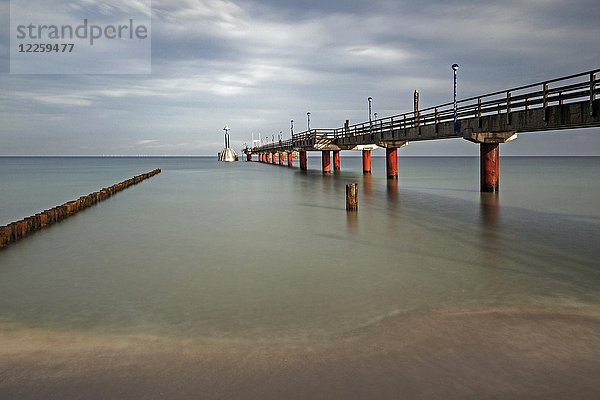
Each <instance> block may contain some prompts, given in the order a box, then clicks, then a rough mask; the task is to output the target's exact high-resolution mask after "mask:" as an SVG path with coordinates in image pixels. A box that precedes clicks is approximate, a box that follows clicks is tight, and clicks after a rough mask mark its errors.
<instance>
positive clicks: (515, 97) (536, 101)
mask: <svg viewBox="0 0 600 400" xmlns="http://www.w3.org/2000/svg"><path fill="white" fill-rule="evenodd" d="M599 72H600V69H594V70H591V71H587V72H582V73H579V74H574V75H569V76H564V77H561V78H557V79H551V80H546V81H543V82H538V83H533V84H530V85H524V86H519V87H515V88H512V89H507V90H501V91H497V92H492V93H488V94H484V95H480V96H474V97H470V98H467V99H462V100H459V101H457V103H456V119H457V121H459V122H460V120H461V119H470V118H481V117H483V116H488V115H494V114H497V115H502V114H505V115H506V116H507V119H510V115H511V113H512V112H515V111H523V110H525V111H527V110H532V109H540V108H543V109H544V117H545V118H546V115H547V113H546V111H547V109H548V107H550V106H553V105H563V104H568V103H573V102H581V101H589V102H590V107H589V110H590V113H593V112H594V107H593V104H594V101H595V100H596V98H597V97H598V94H600V80H599V79H598V77H597V75H598V73H599ZM454 112H455V111H454V103H453V102H449V103H445V104H441V105H437V106H434V107H429V108H424V109H421V110H415V111H411V112H407V113H404V114H398V115H393V116H390V117H385V118H379V119H376V120H373V121H368V122H362V123H359V124H355V125H349V126H344V127H341V128H335V129H312V130H310V131H305V132H300V133H297V134H294V135H293V137H292V139H288V140H285V141H280V142H275V143H271V144H267V145H264V146H259V147H255V148H251V149H249V150H250V151H251V152H261V151H278V150H289V149H293V148H296V147H299V146H301V145H302V146H306V147H310V146H314V144H315V143H317V142H318V141H320V140H321V141H322V140H332V141H335V140H337V139H340V138H345V137H352V136H359V135H373V136H375V135H378V134H379V135H382V134H384V133H386V132H393V131H397V130H406V129H410V128H416V127H420V126H429V125H437V124H441V123H448V122H453V121H454ZM545 118H544V119H545ZM436 131H437V129H436ZM454 136H457V137H458V136H460V134H459V133H456V134H455V135H454Z"/></svg>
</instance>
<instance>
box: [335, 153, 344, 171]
mask: <svg viewBox="0 0 600 400" xmlns="http://www.w3.org/2000/svg"><path fill="white" fill-rule="evenodd" d="M341 169H342V163H341V158H340V151H339V150H334V151H333V170H334V171H339V170H341Z"/></svg>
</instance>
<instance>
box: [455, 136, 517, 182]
mask: <svg viewBox="0 0 600 400" xmlns="http://www.w3.org/2000/svg"><path fill="white" fill-rule="evenodd" d="M464 138H465V139H467V140H468V141H471V142H473V143H478V144H479V154H480V166H479V178H480V189H481V191H482V192H497V191H498V189H499V186H500V185H499V183H500V144H501V143H506V142H510V141H512V140H515V139H516V138H517V134H516V133H515V132H476V133H471V134H469V135H466V136H464Z"/></svg>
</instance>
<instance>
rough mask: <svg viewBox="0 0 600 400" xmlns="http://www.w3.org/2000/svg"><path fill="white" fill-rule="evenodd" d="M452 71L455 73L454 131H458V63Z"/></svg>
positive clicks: (453, 65) (453, 66)
mask: <svg viewBox="0 0 600 400" xmlns="http://www.w3.org/2000/svg"><path fill="white" fill-rule="evenodd" d="M452 71H453V74H454V132H458V124H457V123H456V113H457V110H458V107H457V105H456V73H457V72H458V64H452Z"/></svg>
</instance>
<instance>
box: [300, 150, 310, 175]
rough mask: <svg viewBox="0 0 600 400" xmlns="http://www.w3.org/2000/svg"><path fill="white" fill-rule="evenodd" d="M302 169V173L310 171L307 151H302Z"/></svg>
mask: <svg viewBox="0 0 600 400" xmlns="http://www.w3.org/2000/svg"><path fill="white" fill-rule="evenodd" d="M300 169H301V170H302V171H306V170H308V160H307V158H306V151H302V150H301V151H300Z"/></svg>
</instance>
